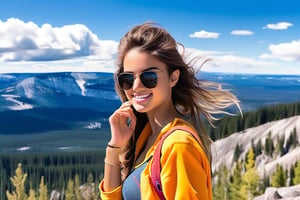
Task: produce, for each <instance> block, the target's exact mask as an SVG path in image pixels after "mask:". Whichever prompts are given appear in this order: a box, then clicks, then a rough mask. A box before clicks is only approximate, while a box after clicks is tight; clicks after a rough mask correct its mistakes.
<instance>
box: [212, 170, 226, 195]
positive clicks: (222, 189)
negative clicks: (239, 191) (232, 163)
mask: <svg viewBox="0 0 300 200" xmlns="http://www.w3.org/2000/svg"><path fill="white" fill-rule="evenodd" d="M228 179H229V171H228V169H227V167H226V165H221V166H220V167H219V170H218V181H217V184H216V186H215V187H214V192H213V197H214V198H213V199H214V200H227V199H229V194H228V192H229V180H228Z"/></svg>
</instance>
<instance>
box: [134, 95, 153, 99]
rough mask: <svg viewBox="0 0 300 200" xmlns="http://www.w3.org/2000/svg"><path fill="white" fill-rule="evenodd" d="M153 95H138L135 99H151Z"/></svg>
mask: <svg viewBox="0 0 300 200" xmlns="http://www.w3.org/2000/svg"><path fill="white" fill-rule="evenodd" d="M150 95H151V94H144V95H136V96H134V98H136V99H145V98H147V97H149V96H150Z"/></svg>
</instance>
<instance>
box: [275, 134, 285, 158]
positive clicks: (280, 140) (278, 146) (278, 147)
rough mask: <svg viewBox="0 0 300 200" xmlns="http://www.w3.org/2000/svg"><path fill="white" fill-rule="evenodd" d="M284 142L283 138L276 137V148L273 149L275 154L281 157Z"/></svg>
mask: <svg viewBox="0 0 300 200" xmlns="http://www.w3.org/2000/svg"><path fill="white" fill-rule="evenodd" d="M284 140H285V139H284V136H283V137H282V138H280V137H279V136H277V143H276V147H275V152H276V154H277V155H280V156H283V155H284V154H285V150H284V148H283V145H284Z"/></svg>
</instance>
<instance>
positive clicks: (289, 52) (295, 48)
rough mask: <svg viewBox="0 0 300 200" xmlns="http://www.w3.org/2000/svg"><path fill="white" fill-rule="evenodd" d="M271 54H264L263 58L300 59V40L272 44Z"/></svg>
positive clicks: (292, 60) (295, 60) (297, 60)
mask: <svg viewBox="0 0 300 200" xmlns="http://www.w3.org/2000/svg"><path fill="white" fill-rule="evenodd" d="M269 50H270V51H271V54H262V55H261V56H260V57H261V58H277V59H280V60H283V61H290V62H299V61H300V40H298V41H297V40H295V41H292V42H290V43H281V44H271V45H270V46H269Z"/></svg>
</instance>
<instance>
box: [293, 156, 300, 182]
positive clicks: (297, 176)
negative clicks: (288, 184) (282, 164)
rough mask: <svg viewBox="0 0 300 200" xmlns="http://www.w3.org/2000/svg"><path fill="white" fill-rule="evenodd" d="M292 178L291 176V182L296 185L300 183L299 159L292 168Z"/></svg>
mask: <svg viewBox="0 0 300 200" xmlns="http://www.w3.org/2000/svg"><path fill="white" fill-rule="evenodd" d="M294 174H295V176H294V178H293V184H294V185H297V184H299V183H300V161H298V162H297V163H296V167H295V168H294Z"/></svg>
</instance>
